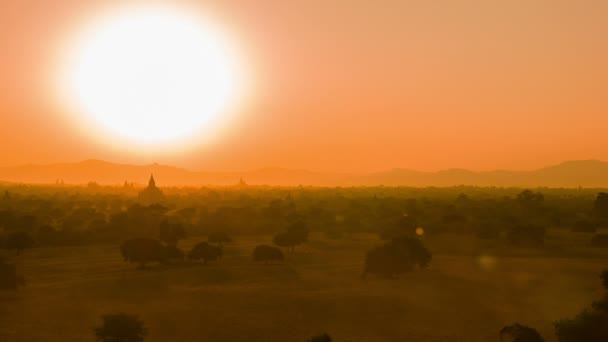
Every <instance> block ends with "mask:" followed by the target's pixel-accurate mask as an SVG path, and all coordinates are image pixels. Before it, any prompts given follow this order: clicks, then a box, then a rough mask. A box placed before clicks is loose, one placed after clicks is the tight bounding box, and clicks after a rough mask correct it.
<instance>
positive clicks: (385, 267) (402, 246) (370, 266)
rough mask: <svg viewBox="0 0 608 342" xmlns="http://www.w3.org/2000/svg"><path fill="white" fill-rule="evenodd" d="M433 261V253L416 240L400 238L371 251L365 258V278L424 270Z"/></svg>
mask: <svg viewBox="0 0 608 342" xmlns="http://www.w3.org/2000/svg"><path fill="white" fill-rule="evenodd" d="M430 261H431V253H430V252H429V251H428V249H426V247H424V245H423V244H422V242H421V241H420V240H418V239H416V238H410V237H400V238H396V239H393V240H391V241H389V242H387V243H385V244H384V245H382V246H378V247H375V248H373V249H372V250H370V251H369V252H368V253H367V255H366V257H365V269H364V271H363V276H365V275H367V274H377V275H382V276H386V277H393V276H395V275H397V274H402V273H405V272H408V271H411V270H412V269H414V268H415V267H416V266H418V267H419V268H424V267H426V266H428V264H429V262H430Z"/></svg>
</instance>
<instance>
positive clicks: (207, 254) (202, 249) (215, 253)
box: [188, 242, 224, 264]
mask: <svg viewBox="0 0 608 342" xmlns="http://www.w3.org/2000/svg"><path fill="white" fill-rule="evenodd" d="M223 254H224V252H223V251H222V248H221V247H217V246H214V245H210V244H208V243H207V242H199V243H197V244H196V245H195V246H194V247H193V248H192V250H191V251H190V253H189V254H188V258H190V259H192V260H203V264H207V262H208V261H215V260H217V259H219V258H221V257H222V255H223Z"/></svg>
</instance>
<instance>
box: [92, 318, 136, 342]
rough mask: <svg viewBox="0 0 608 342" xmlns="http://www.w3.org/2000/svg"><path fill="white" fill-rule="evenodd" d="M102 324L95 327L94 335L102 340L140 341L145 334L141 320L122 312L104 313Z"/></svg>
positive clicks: (104, 341)
mask: <svg viewBox="0 0 608 342" xmlns="http://www.w3.org/2000/svg"><path fill="white" fill-rule="evenodd" d="M102 320H103V324H102V325H101V326H100V327H98V328H96V329H95V337H96V338H97V340H98V341H102V342H141V341H143V340H144V338H145V337H146V335H147V333H148V332H147V329H146V327H145V326H144V324H143V322H142V321H141V320H139V319H138V318H137V317H136V316H131V315H127V314H124V313H119V314H112V315H104V316H103V317H102Z"/></svg>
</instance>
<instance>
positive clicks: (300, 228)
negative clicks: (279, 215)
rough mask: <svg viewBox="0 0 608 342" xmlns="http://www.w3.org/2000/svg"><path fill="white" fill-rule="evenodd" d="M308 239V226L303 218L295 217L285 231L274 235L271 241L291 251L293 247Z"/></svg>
mask: <svg viewBox="0 0 608 342" xmlns="http://www.w3.org/2000/svg"><path fill="white" fill-rule="evenodd" d="M306 241H308V226H307V225H306V223H305V222H304V221H303V220H300V219H295V220H294V221H293V222H292V223H291V224H290V225H289V227H288V228H287V231H286V232H283V233H279V234H277V235H275V236H274V238H273V243H274V244H275V245H277V246H281V247H285V248H289V249H290V250H291V251H292V252H293V251H294V250H295V247H296V246H298V245H301V244H303V243H304V242H306Z"/></svg>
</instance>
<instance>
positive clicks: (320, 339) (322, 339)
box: [306, 334, 331, 342]
mask: <svg viewBox="0 0 608 342" xmlns="http://www.w3.org/2000/svg"><path fill="white" fill-rule="evenodd" d="M306 342H331V336H329V335H328V334H321V335H316V336H313V337H311V338H309V339H308V340H306Z"/></svg>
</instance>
